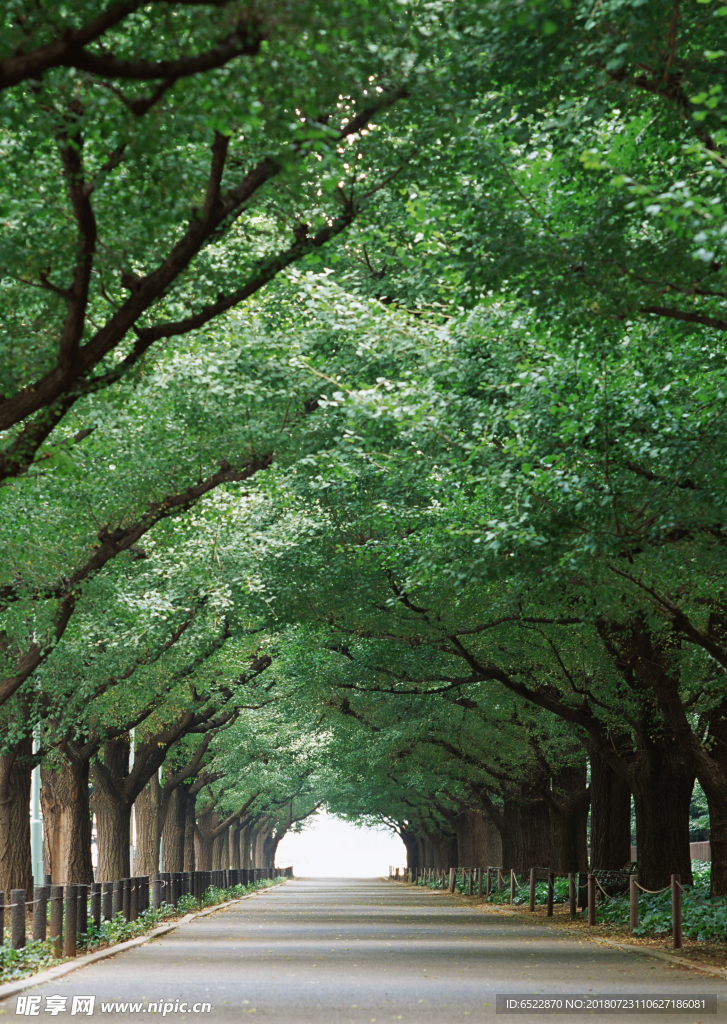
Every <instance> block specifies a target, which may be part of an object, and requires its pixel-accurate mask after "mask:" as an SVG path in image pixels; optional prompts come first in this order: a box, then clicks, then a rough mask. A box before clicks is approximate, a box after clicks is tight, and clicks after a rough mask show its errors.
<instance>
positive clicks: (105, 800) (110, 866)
mask: <svg viewBox="0 0 727 1024" xmlns="http://www.w3.org/2000/svg"><path fill="white" fill-rule="evenodd" d="M103 754H104V756H103V765H99V764H97V763H94V764H93V765H92V767H91V774H92V776H93V781H94V790H93V797H92V798H91V805H92V807H93V811H94V814H95V815H96V832H97V842H98V867H97V869H96V874H97V876H98V881H101V882H112V881H114V880H115V879H117V878H128V877H129V875H130V874H131V857H130V827H131V809H132V804H130V803H129V802H128V801H127V800H126V799H125V797H124V796H123V795H122V793H121V792H120V791H121V790H122V788H123V782H124V779H126V777H127V776H128V774H129V741H128V739H125V738H122V739H115V740H111V741H109V742H108V743H105V744H104V751H103Z"/></svg>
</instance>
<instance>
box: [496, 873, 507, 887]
mask: <svg viewBox="0 0 727 1024" xmlns="http://www.w3.org/2000/svg"><path fill="white" fill-rule="evenodd" d="M497 888H498V889H504V888H505V879H504V878H503V877H502V868H498V869H497Z"/></svg>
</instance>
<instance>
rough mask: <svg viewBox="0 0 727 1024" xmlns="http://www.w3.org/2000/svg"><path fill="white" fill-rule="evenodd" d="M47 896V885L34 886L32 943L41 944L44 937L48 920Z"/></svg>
mask: <svg viewBox="0 0 727 1024" xmlns="http://www.w3.org/2000/svg"><path fill="white" fill-rule="evenodd" d="M48 894H49V887H48V886H47V885H36V887H35V890H34V893H33V898H34V899H35V904H34V906H33V941H34V942H43V941H44V940H45V935H46V923H47V920H48Z"/></svg>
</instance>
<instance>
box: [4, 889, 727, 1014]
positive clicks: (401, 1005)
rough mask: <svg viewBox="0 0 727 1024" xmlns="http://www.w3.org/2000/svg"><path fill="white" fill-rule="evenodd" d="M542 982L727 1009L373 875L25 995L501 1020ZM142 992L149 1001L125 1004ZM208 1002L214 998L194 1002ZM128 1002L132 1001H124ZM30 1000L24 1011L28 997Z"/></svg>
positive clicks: (298, 894) (549, 935)
mask: <svg viewBox="0 0 727 1024" xmlns="http://www.w3.org/2000/svg"><path fill="white" fill-rule="evenodd" d="M535 992H537V993H539V994H540V995H541V996H542V995H546V994H556V993H564V994H565V993H567V994H570V995H571V996H572V995H574V994H577V993H584V994H590V995H591V996H594V995H597V994H599V993H600V994H619V995H622V996H625V995H632V994H637V993H638V994H647V993H648V994H650V995H653V996H663V995H669V996H671V995H684V996H686V995H692V996H704V995H706V994H708V993H717V994H718V995H719V996H720V999H719V1011H718V1015H717V1016H716V1017H715V1016H714V1015H713V1014H704V1013H701V1012H695V1011H692V1012H691V1013H688V1014H686V1015H685V1014H680V1015H672V1014H667V1013H663V1012H660V1013H658V1014H657V1015H655V1016H654V1015H649V1018H650V1019H651V1020H658V1021H683V1022H684V1024H695V1022H702V1024H711V1022H716V1021H725V1020H727V981H723V980H722V979H718V978H710V977H708V976H706V975H702V974H699V973H696V972H694V971H688V970H680V969H676V970H675V969H674V968H673V967H670V966H669V965H667V964H666V963H663V962H661V961H658V960H653V959H650V958H648V957H645V956H641V955H637V954H634V953H628V952H625V951H621V950H617V949H613V948H608V947H605V946H602V945H600V944H598V943H594V942H590V941H588V940H585V939H580V938H579V937H578V936H577V935H573V934H571V935H564V934H562V933H560V932H556V931H555V930H554V929H550V928H548V927H546V926H544V925H543V924H542V923H537V922H532V923H531V922H529V921H527V920H523V918H522V917H520V916H518V917H507V916H504V915H500V914H494V913H486V912H485V913H483V912H482V911H481V910H478V909H476V908H473V907H472V906H471V905H467V904H465V903H464V901H463V900H461V899H459V898H457V897H453V896H449V895H445V894H438V893H434V892H431V891H429V890H426V889H413V888H410V887H408V886H404V885H397V884H395V883H387V882H383V881H379V880H376V879H372V880H361V879H353V880H345V879H328V880H324V879H313V880H295V881H292V882H289V883H287V884H285V885H281V886H278V887H276V888H273V889H270V890H267V891H265V892H264V893H261V894H259V895H257V896H255V897H253V898H252V899H249V900H245V901H244V902H242V903H239V904H237V905H235V906H233V907H230V908H227V909H225V910H222V911H220V912H219V913H216V914H211V915H209V916H207V917H203V918H199V919H197V920H195V921H192V922H190V923H189V924H186V925H183V926H182V927H181V928H179V929H177V930H176V931H174V932H171V933H169V934H168V935H166V936H163V937H161V938H159V939H155V940H154V941H152V942H150V943H148V944H147V945H144V946H141V947H137V948H135V949H132V950H129V951H128V952H126V953H121V954H119V955H118V956H114V957H111V958H109V959H107V960H103V961H100V962H99V963H96V964H92V965H89V966H88V967H84V968H81V969H79V970H78V971H75V972H73V973H72V974H70V975H69V976H68V977H66V978H63V979H60V980H59V981H57V982H54V983H52V984H50V985H41V986H38V987H37V988H35V989H31V990H28V991H27V992H26V993H25V996H26V997H28V996H30V997H32V996H40V997H41V1000H40V1004H39V1005H38V1007H37V1008H38V1011H39V1012H38V1016H39V1017H40V1018H42V1019H45V1020H51V1019H52V1015H51V1013H50V1010H49V1008H48V1007H49V1004H48V1002H47V1000H48V998H49V997H55V996H60V997H64V996H65V997H66V1009H65V1012H63V1011H61V1012H60V1013H57V1014H56V1015H55V1019H56V1020H59V1021H63V1020H71V1019H73V1020H75V1021H79V1020H81V1019H88V1016H89V1015H88V1014H87V1012H81V1011H80V1010H79V1009H78V1008H76V1012H75V1013H73V1012H72V1011H73V997H74V996H75V997H77V996H95V1003H94V1007H93V1013H92V1014H91V1016H93V1017H96V1018H98V1017H102V1018H105V1019H106V1020H118V1021H121V1020H123V1021H150V1020H152V1019H154V1018H156V1019H159V1018H161V1017H166V1018H169V1019H170V1020H173V1021H180V1020H190V1019H194V1020H195V1021H197V1022H199V1024H204V1021H214V1022H217V1021H220V1022H227V1021H235V1022H236V1024H241V1022H242V1024H245V1022H246V1021H248V1020H254V1021H255V1022H257V1024H262V1021H266V1022H269V1024H349V1022H351V1024H389V1022H391V1021H402V1024H408V1022H409V1024H451V1022H453V1021H455V1022H456V1021H459V1022H462V1024H469V1021H471V1022H472V1024H474V1022H478V1024H479V1022H484V1021H487V1022H488V1024H489V1022H491V1024H495V1020H496V1013H495V1007H496V1000H495V997H496V994H497V993H535ZM17 999H18V997H15V996H14V997H12V999H10V1000H8V1001H6V1002H4V1003H2V1004H0V1013H1V1012H3V1011H4V1012H5V1014H7V1015H8V1018H9V1017H13V1018H14V1019H15V1020H18V1019H19V1017H18V1016H17V1009H16V1007H17ZM59 1002H60V1001H56V1004H58V1003H59ZM134 1003H139V1004H141V1007H140V1008H135V1009H132V1008H131V1007H130V1006H129V1005H128V1004H134ZM150 1003H156V1004H158V1006H157V1007H156V1008H155V1009H152V1008H151V1007H149V1004H150ZM183 1003H186V1004H187V1006H186V1009H183V1008H182V1004H183ZM201 1003H209V1004H210V1006H211V1009H210V1010H209V1011H207V1010H205V1011H203V1010H202V1009H201V1008H200V1006H199V1005H197V1007H196V1009H195V1004H201ZM104 1004H112V1005H111V1006H110V1007H107V1008H106V1009H104ZM113 1004H119V1005H118V1006H117V1007H116V1008H114V1006H113ZM120 1004H127V1005H126V1006H125V1007H124V1009H123V1010H122V1009H121V1005H120ZM52 1005H53V1003H52V1002H51V1003H50V1006H52ZM165 1005H166V1010H165V1009H164V1007H165ZM170 1005H171V1008H170ZM21 1006H24V1007H25V1009H26V1011H27V1007H28V1004H27V1003H25V1004H21ZM84 1009H87V1005H86V1007H85V1008H84ZM247 1014H251V1015H253V1014H254V1015H255V1016H254V1018H250V1017H247V1016H245V1015H247ZM467 1018H469V1020H467ZM586 1018H588V1020H590V1021H597V1022H598V1021H603V1022H606V1021H609V1022H611V1024H613V1022H614V1017H613V1016H611V1015H608V1016H607V1015H604V1014H601V1013H596V1014H593V1013H588V1014H578V1015H576V1016H575V1017H574V1016H571V1015H568V1016H560V1015H559V1018H558V1019H560V1020H561V1021H563V1024H566V1022H567V1021H569V1020H570V1021H583V1020H585V1019H586ZM505 1019H506V1017H505V1015H502V1014H497V1020H499V1021H504V1020H505ZM507 1019H510V1020H512V1021H513V1024H519V1022H526V1021H539V1022H542V1024H544V1022H545V1019H546V1018H545V1017H544V1016H542V1015H535V1014H531V1013H528V1014H525V1015H522V1014H518V1015H512V1016H511V1015H507ZM549 1019H553V1018H552V1017H549ZM622 1019H623V1020H628V1021H636V1020H641V1021H643V1020H644V1017H643V1016H642V1017H636V1016H634V1015H633V1014H627V1015H622Z"/></svg>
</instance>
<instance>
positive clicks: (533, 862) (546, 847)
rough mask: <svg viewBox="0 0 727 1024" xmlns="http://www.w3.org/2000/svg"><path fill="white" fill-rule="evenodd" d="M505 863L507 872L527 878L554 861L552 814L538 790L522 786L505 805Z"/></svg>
mask: <svg viewBox="0 0 727 1024" xmlns="http://www.w3.org/2000/svg"><path fill="white" fill-rule="evenodd" d="M503 818H504V824H505V827H504V829H503V831H502V861H503V867H504V868H505V869H506V870H508V871H509V870H510V869H511V868H512V869H514V870H515V871H516V872H517V873H518V874H524V873H525V872H527V871H529V870H530V868H531V867H547V866H548V861H549V859H550V810H549V808H548V804H547V803H546V801H545V799H544V798H543V797H540V796H538V795H537V787H536V786H521V787H520V788H519V792H517V793H513V794H512V795H508V796H507V797H506V799H505V801H504V809H503Z"/></svg>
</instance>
